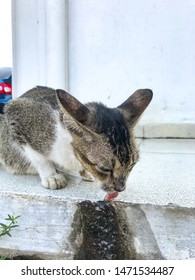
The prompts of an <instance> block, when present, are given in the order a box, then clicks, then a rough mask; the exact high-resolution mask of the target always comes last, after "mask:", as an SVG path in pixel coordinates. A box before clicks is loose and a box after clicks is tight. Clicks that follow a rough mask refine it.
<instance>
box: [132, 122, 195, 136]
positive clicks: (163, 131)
mask: <svg viewBox="0 0 195 280" xmlns="http://www.w3.org/2000/svg"><path fill="white" fill-rule="evenodd" d="M135 134H136V137H138V138H145V139H146V138H149V139H160V138H165V139H167V138H174V139H176V138H177V139H179V138H181V139H195V123H153V124H143V125H138V126H137V127H136V129H135Z"/></svg>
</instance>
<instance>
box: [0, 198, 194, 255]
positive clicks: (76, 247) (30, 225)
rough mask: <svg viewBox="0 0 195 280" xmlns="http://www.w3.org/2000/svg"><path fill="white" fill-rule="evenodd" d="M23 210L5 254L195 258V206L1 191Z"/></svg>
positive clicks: (10, 205) (1, 247) (4, 209)
mask: <svg viewBox="0 0 195 280" xmlns="http://www.w3.org/2000/svg"><path fill="white" fill-rule="evenodd" d="M10 211H11V212H12V213H16V214H17V215H18V214H20V215H21V217H20V219H19V227H18V228H15V229H14V230H13V231H12V237H11V238H10V237H9V236H2V237H0V255H6V256H8V257H10V258H13V257H14V256H15V257H16V256H21V255H25V256H26V257H27V256H28V257H29V256H33V258H35V259H36V258H37V259H38V258H41V259H66V260H67V259H194V258H195V234H194V232H195V209H194V208H182V207H178V206H153V205H140V204H130V203H122V202H114V203H105V202H97V203H92V202H90V201H85V202H82V203H76V202H69V201H63V200H59V199H53V198H48V199H41V198H39V199H38V198H36V199H33V198H31V199H30V198H29V197H23V198H18V197H13V196H12V197H11V196H4V197H1V204H0V213H1V215H2V216H6V215H7V213H8V212H10Z"/></svg>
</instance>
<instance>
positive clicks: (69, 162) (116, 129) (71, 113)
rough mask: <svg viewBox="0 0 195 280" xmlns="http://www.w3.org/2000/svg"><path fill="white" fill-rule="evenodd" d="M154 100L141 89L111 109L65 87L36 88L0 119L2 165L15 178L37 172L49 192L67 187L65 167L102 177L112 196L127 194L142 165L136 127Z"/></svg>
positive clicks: (149, 92) (89, 178)
mask: <svg viewBox="0 0 195 280" xmlns="http://www.w3.org/2000/svg"><path fill="white" fill-rule="evenodd" d="M152 96H153V93H152V91H151V90H149V89H140V90H137V91H136V92H134V93H133V94H132V95H131V96H130V97H129V98H128V99H127V100H126V101H125V102H124V103H122V104H121V105H120V106H118V107H117V108H108V107H106V106H105V105H103V104H102V103H96V102H92V103H87V104H85V105H84V104H82V103H81V102H79V101H78V100H77V99H76V98H75V97H73V96H72V95H70V94H68V93H67V92H65V91H64V90H62V89H57V90H54V89H52V88H48V87H42V86H37V87H35V88H32V89H31V90H29V91H27V92H26V93H24V94H23V95H22V96H21V97H19V98H17V99H15V100H11V101H10V102H9V103H8V104H7V105H6V106H5V108H4V113H3V114H1V115H0V163H1V165H2V166H3V167H4V168H5V169H6V170H7V171H9V172H11V173H13V174H37V173H38V174H39V176H40V178H41V182H42V185H43V186H44V187H45V188H48V189H60V188H63V187H65V186H66V184H67V180H66V178H65V176H64V173H62V172H61V173H60V172H59V167H60V168H63V169H64V170H66V169H72V170H76V171H78V172H80V174H81V175H82V176H84V178H85V179H86V180H91V179H92V178H94V179H97V180H98V181H99V182H100V183H101V187H102V189H103V190H105V191H106V192H107V193H109V192H110V193H112V192H114V191H116V192H121V191H124V189H125V187H126V180H127V178H128V175H129V173H130V171H131V170H132V168H133V166H134V165H135V164H136V162H137V161H138V149H137V147H136V143H135V138H134V132H133V129H134V126H135V124H136V123H137V121H138V119H139V118H140V116H141V114H142V113H143V111H144V110H145V109H146V107H147V106H148V104H149V103H150V101H151V99H152Z"/></svg>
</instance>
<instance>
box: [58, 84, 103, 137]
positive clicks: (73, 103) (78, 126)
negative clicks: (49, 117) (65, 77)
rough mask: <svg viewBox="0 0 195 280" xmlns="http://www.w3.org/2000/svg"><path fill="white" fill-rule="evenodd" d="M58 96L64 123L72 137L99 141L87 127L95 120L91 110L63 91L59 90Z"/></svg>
mask: <svg viewBox="0 0 195 280" xmlns="http://www.w3.org/2000/svg"><path fill="white" fill-rule="evenodd" d="M56 94H57V102H58V104H59V106H60V108H61V111H62V112H63V114H64V117H63V123H64V124H65V125H66V128H67V129H68V130H69V131H70V132H71V133H72V135H74V136H77V137H79V138H81V137H82V138H84V139H85V140H86V141H88V142H92V141H95V140H97V138H98V135H97V134H96V133H95V132H93V131H91V130H90V129H89V128H88V127H87V124H89V123H90V122H91V120H92V119H93V115H92V113H91V112H90V110H89V109H88V108H87V107H86V106H85V105H83V104H82V103H81V102H80V101H78V100H77V99H76V98H75V97H73V96H72V95H70V94H69V93H67V92H65V91H64V90H62V89H57V90H56Z"/></svg>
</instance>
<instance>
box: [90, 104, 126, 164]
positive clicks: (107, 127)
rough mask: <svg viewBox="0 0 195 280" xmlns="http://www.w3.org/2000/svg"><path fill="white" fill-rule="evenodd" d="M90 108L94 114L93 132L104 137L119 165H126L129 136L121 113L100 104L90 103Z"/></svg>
mask: <svg viewBox="0 0 195 280" xmlns="http://www.w3.org/2000/svg"><path fill="white" fill-rule="evenodd" d="M91 106H92V107H93V108H94V112H95V118H94V120H93V125H92V127H93V130H94V131H95V132H96V133H98V134H104V135H105V136H106V138H107V139H108V141H109V143H110V145H111V147H112V150H113V153H114V155H116V156H117V157H118V159H119V161H120V163H121V165H125V164H128V163H129V161H130V151H131V149H130V141H129V140H130V136H129V131H128V128H127V126H126V123H125V120H124V117H123V115H122V113H121V112H119V111H118V110H117V109H110V108H107V107H106V106H104V105H103V104H101V103H91V104H90V107H91Z"/></svg>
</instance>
